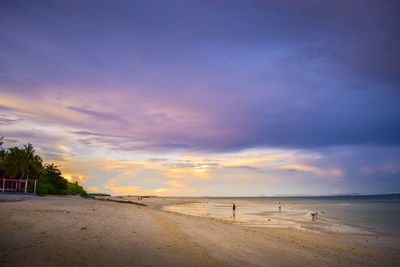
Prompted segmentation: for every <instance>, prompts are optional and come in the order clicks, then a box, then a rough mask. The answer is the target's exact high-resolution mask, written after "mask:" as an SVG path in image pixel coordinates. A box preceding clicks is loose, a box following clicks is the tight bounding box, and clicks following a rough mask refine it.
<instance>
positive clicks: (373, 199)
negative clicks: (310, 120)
mask: <svg viewBox="0 0 400 267" xmlns="http://www.w3.org/2000/svg"><path fill="white" fill-rule="evenodd" d="M206 201H207V202H203V203H199V202H197V203H196V198H193V202H194V203H191V204H183V205H172V206H167V207H165V208H164V209H166V210H169V211H172V212H179V213H184V214H188V215H193V216H202V217H209V218H215V219H220V220H225V221H231V222H233V223H237V224H243V225H248V226H261V227H296V228H300V229H305V230H311V231H323V232H341V233H352V234H391V235H397V236H400V226H399V221H400V195H376V196H346V197H280V198H277V197H262V198H206ZM232 203H235V204H236V212H235V214H233V212H232ZM279 203H281V206H282V210H281V212H279V209H278V204H279ZM312 212H318V217H317V219H316V220H313V219H312V216H311V213H312Z"/></svg>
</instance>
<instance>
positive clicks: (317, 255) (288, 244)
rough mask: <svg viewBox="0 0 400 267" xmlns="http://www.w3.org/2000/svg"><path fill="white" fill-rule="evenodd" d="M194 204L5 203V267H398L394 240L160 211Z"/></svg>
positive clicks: (0, 213)
mask: <svg viewBox="0 0 400 267" xmlns="http://www.w3.org/2000/svg"><path fill="white" fill-rule="evenodd" d="M133 201H137V200H133ZM190 201H191V200H190V199H171V198H167V199H163V198H155V199H144V200H142V201H140V202H143V203H146V204H147V205H148V206H147V207H143V206H138V205H133V204H121V203H116V202H109V201H99V200H94V199H83V198H80V197H53V196H52V197H50V196H49V197H35V198H30V199H25V200H23V201H20V202H0V225H1V227H0V266H55V265H57V266H71V265H76V266H82V265H86V266H176V265H185V266H186V265H194V266H225V265H236V266H251V265H254V266H322V265H324V266H339V265H340V266H350V265H351V266H396V265H397V266H399V264H400V256H399V255H400V245H399V244H400V242H399V239H398V238H396V237H387V236H386V237H385V236H365V235H349V234H332V233H331V234H329V233H313V232H305V231H300V230H298V229H277V228H254V227H245V226H240V225H237V224H232V223H227V222H222V221H219V220H213V219H208V218H201V217H194V216H188V215H184V214H176V213H171V212H167V211H164V210H162V209H161V207H162V206H163V205H169V204H178V203H184V202H190ZM196 201H198V199H196Z"/></svg>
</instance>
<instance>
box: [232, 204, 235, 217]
mask: <svg viewBox="0 0 400 267" xmlns="http://www.w3.org/2000/svg"><path fill="white" fill-rule="evenodd" d="M235 213H236V205H235V203H233V206H232V214H233V216H235Z"/></svg>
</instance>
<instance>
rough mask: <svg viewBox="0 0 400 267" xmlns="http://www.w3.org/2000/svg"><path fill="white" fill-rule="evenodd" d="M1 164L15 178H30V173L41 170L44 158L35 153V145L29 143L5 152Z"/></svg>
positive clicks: (36, 172) (37, 172)
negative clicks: (21, 147)
mask: <svg viewBox="0 0 400 267" xmlns="http://www.w3.org/2000/svg"><path fill="white" fill-rule="evenodd" d="M1 165H2V166H3V167H5V169H6V174H7V175H8V176H10V177H14V178H17V177H19V178H25V179H28V178H29V174H30V173H31V174H32V173H34V174H39V173H40V172H41V169H42V168H43V166H42V158H41V157H40V156H38V155H35V150H34V149H33V146H32V145H31V144H29V143H28V145H24V148H23V149H20V148H18V147H11V148H9V149H8V151H6V152H5V155H4V160H3V161H2V162H1Z"/></svg>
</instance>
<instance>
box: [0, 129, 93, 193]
mask: <svg viewBox="0 0 400 267" xmlns="http://www.w3.org/2000/svg"><path fill="white" fill-rule="evenodd" d="M2 140H3V137H0V178H14V179H37V180H38V181H37V184H36V193H37V194H40V195H42V194H52V195H71V194H73V195H77V194H79V195H81V196H83V197H86V196H87V193H86V191H85V190H84V189H83V188H82V186H79V185H78V182H75V183H70V182H68V180H67V179H65V178H64V177H63V176H62V173H61V171H60V169H58V168H57V166H56V165H54V164H49V163H43V159H42V158H41V157H40V156H39V155H36V154H35V149H34V148H33V146H32V144H30V143H28V144H27V145H24V146H23V147H22V148H19V147H16V146H15V147H9V148H3V147H2V145H3V142H2ZM32 186H33V185H32V184H29V185H28V190H29V191H32ZM29 187H30V188H29Z"/></svg>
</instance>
